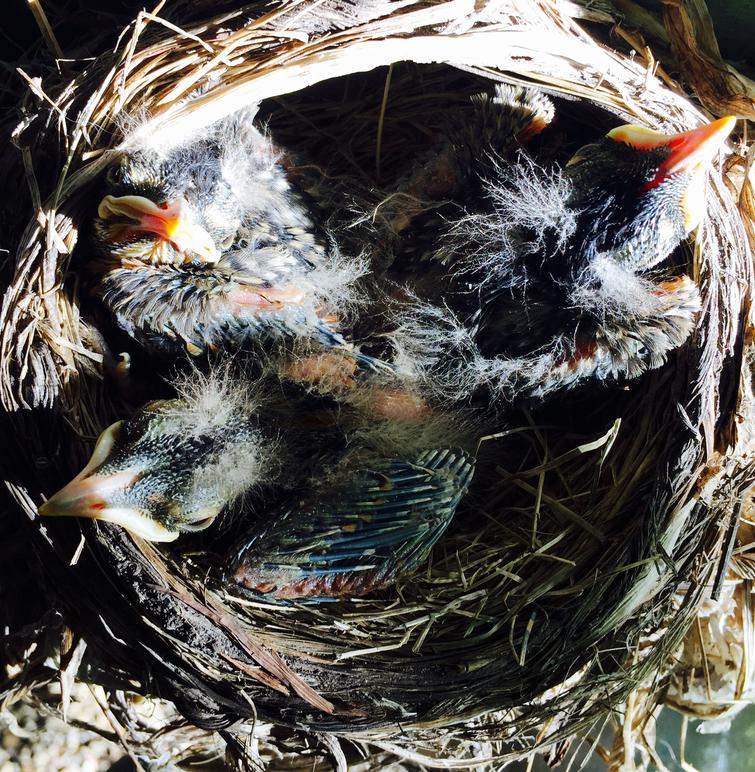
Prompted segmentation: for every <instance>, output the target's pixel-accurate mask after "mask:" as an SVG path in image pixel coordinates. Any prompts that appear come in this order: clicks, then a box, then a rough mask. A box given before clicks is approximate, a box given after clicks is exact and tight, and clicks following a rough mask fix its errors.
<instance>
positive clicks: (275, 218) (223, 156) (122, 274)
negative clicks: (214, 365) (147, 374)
mask: <svg viewBox="0 0 755 772" xmlns="http://www.w3.org/2000/svg"><path fill="white" fill-rule="evenodd" d="M251 118H252V115H251V114H250V113H249V112H246V111H244V112H241V113H239V114H236V115H234V116H232V117H231V118H229V119H226V120H224V121H222V122H220V123H219V124H217V125H216V126H214V127H213V128H212V130H211V131H209V132H208V133H206V134H204V135H203V136H202V137H199V138H197V137H192V138H189V139H188V140H186V141H184V142H182V143H180V144H176V145H175V146H172V147H169V148H165V147H150V146H148V145H145V144H144V143H142V144H141V145H139V146H138V147H134V148H132V149H130V150H129V151H128V152H126V153H125V154H124V155H123V156H122V157H121V159H120V161H119V162H118V163H116V164H114V165H113V166H112V167H111V168H110V169H109V171H108V172H107V175H106V179H105V191H104V193H105V195H104V196H103V197H102V199H101V200H100V202H99V205H98V208H97V216H96V218H95V220H94V228H93V231H94V233H93V240H92V254H90V255H88V256H87V258H88V259H87V262H86V267H87V269H88V271H89V272H90V274H91V275H92V277H93V280H94V287H93V292H94V294H95V296H96V297H97V298H99V299H100V300H101V301H102V303H103V304H104V305H105V306H106V307H107V309H109V311H110V312H111V314H112V316H113V317H114V319H115V321H116V323H117V324H118V326H119V327H121V328H122V329H123V330H125V331H126V332H127V333H128V334H129V335H131V336H132V337H133V338H135V339H136V340H137V341H138V342H140V343H141V344H143V345H144V346H146V347H148V348H149V349H150V350H152V351H158V352H160V351H167V352H170V353H174V352H175V351H176V350H180V349H182V348H184V347H185V348H186V350H188V352H189V353H191V354H199V353H201V352H202V351H205V350H207V349H213V348H217V347H229V348H238V347H240V346H243V345H245V344H248V343H250V342H253V341H261V340H265V339H278V340H286V339H300V340H307V341H311V342H314V343H316V344H321V345H324V346H334V347H337V348H341V349H343V350H344V351H350V350H352V347H351V346H350V345H349V344H348V343H347V342H346V341H345V340H344V338H343V337H342V336H341V335H340V333H339V332H338V331H337V330H336V324H337V321H338V319H339V318H340V317H341V316H342V314H343V312H344V309H345V308H346V309H347V308H348V305H349V303H350V301H352V300H353V298H354V296H355V291H354V281H355V280H356V279H357V278H358V277H359V275H360V274H361V273H362V272H363V270H364V267H363V264H362V262H361V261H360V260H357V259H345V258H343V257H341V256H340V255H339V254H338V251H337V250H336V249H335V248H332V247H329V246H328V245H327V244H326V240H325V239H324V238H323V237H321V235H320V234H319V233H318V230H317V228H316V227H315V224H314V221H313V217H312V215H311V214H310V211H309V210H308V208H307V206H305V204H304V201H303V199H302V198H301V197H300V196H299V194H298V193H297V191H296V190H294V188H293V187H292V185H291V184H290V182H289V180H288V178H287V175H286V171H285V169H284V166H283V161H284V154H283V152H282V151H281V150H280V149H279V148H277V147H276V146H275V145H274V144H273V142H272V140H271V139H270V138H269V137H268V136H266V135H265V134H264V133H263V132H261V131H259V130H258V129H256V128H255V127H254V126H253V125H252V122H251Z"/></svg>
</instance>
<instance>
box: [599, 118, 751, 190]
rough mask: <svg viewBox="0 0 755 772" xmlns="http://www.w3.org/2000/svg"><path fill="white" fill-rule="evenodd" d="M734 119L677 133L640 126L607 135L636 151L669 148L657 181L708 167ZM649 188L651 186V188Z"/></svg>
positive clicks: (629, 127)
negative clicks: (663, 132)
mask: <svg viewBox="0 0 755 772" xmlns="http://www.w3.org/2000/svg"><path fill="white" fill-rule="evenodd" d="M736 121H737V119H736V118H735V117H734V116H733V115H727V116H726V117H725V118H719V119H718V120H717V121H713V122H712V123H706V124H705V125H704V126H699V127H698V128H696V129H692V130H690V131H683V132H681V133H679V134H661V133H660V132H658V131H653V130H652V129H646V128H644V127H642V126H631V125H630V126H619V127H617V128H615V129H613V130H611V131H610V132H608V134H607V136H608V137H609V138H610V139H613V140H616V141H617V142H624V143H625V144H627V145H631V146H632V147H636V148H637V149H638V150H652V149H653V148H657V147H668V148H669V151H670V152H669V154H668V157H667V158H665V159H664V161H663V163H662V164H661V165H660V168H659V170H658V177H659V179H658V181H660V179H661V178H663V177H669V176H671V175H672V174H678V173H679V172H684V171H695V170H697V169H700V168H702V167H704V166H706V165H707V164H709V163H710V162H711V161H712V160H713V158H714V157H715V155H716V153H717V152H718V151H719V150H720V149H721V147H722V146H723V144H724V142H725V141H726V138H727V137H728V136H729V134H731V130H732V129H733V128H734V124H735V123H736ZM651 187H652V186H651Z"/></svg>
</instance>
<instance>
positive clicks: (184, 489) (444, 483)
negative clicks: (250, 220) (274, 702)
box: [39, 370, 474, 602]
mask: <svg viewBox="0 0 755 772" xmlns="http://www.w3.org/2000/svg"><path fill="white" fill-rule="evenodd" d="M192 380H193V383H191V382H189V380H188V379H187V381H186V383H184V384H183V385H180V386H179V391H180V392H181V393H180V395H179V397H178V398H177V399H173V400H167V401H162V402H156V403H155V402H153V403H150V404H148V405H146V406H145V407H144V408H142V409H141V410H140V411H138V413H137V414H136V415H135V416H134V417H133V418H131V419H129V420H126V421H123V422H119V423H118V424H116V425H115V426H113V427H110V428H109V429H107V430H106V431H105V432H103V434H102V436H101V437H100V439H99V441H98V443H97V445H96V447H95V450H94V453H93V455H92V458H91V460H90V461H89V463H88V464H87V465H86V467H85V468H84V469H83V470H82V472H81V473H80V474H79V475H77V476H76V477H75V478H74V480H72V481H71V482H70V483H69V484H68V485H66V486H65V487H64V488H63V489H62V490H60V491H59V492H58V493H56V494H55V495H54V496H52V497H51V498H50V499H49V500H48V501H47V502H45V503H44V504H43V505H42V506H41V507H40V508H39V512H40V514H42V515H76V516H83V517H90V518H93V519H98V520H103V521H107V522H112V523H116V524H118V525H121V526H123V527H125V528H127V529H128V530H129V531H131V532H132V533H135V534H137V535H139V536H141V537H143V538H146V539H149V540H152V541H172V540H174V539H176V538H178V536H179V535H180V534H181V533H184V532H190V531H197V530H201V529H204V528H207V527H208V526H209V525H210V524H211V523H212V522H213V521H214V520H215V518H216V517H217V516H218V514H219V513H220V512H221V511H224V510H225V511H226V512H227V513H228V518H227V521H226V524H227V527H228V528H236V529H239V528H242V526H243V533H241V534H239V535H238V544H237V546H235V547H234V548H233V549H232V551H231V554H230V555H229V556H228V558H227V560H226V563H225V565H224V566H223V568H222V571H221V573H222V575H223V577H224V578H225V581H227V582H229V583H230V584H231V585H233V586H235V587H237V588H238V591H239V592H243V593H252V594H254V595H255V596H258V597H263V598H266V599H268V600H270V601H272V602H278V601H281V602H283V601H286V602H287V601H290V600H292V599H307V600H309V601H313V602H317V601H320V600H326V599H333V598H338V597H344V596H357V595H364V594H366V593H369V592H372V591H374V590H376V589H378V588H382V587H385V586H387V585H389V584H391V583H392V582H394V581H395V580H396V578H397V577H398V576H400V575H401V574H404V573H406V572H409V571H412V570H414V569H415V568H416V567H417V566H418V565H419V564H420V563H421V562H422V561H423V560H425V558H426V557H427V555H428V553H429V552H430V550H431V549H432V547H433V545H434V544H435V543H436V542H437V540H438V539H439V538H440V536H441V535H442V534H443V532H444V531H445V529H446V528H447V526H448V524H449V523H450V521H451V519H452V518H453V516H454V513H455V511H456V508H457V506H458V504H459V502H460V501H461V499H462V497H463V496H464V494H465V493H466V491H467V489H468V487H469V484H470V481H471V478H472V474H473V471H474V460H473V456H472V454H471V453H470V452H467V451H465V450H463V449H461V448H460V447H456V446H451V445H445V444H443V443H444V442H449V441H450V442H454V441H455V440H461V439H462V438H464V439H465V441H467V442H470V440H468V439H467V434H466V430H463V429H462V428H460V424H459V422H458V421H454V420H450V419H447V418H446V417H444V416H430V417H428V416H426V415H425V416H423V417H422V418H421V419H420V417H419V413H417V412H416V411H415V413H413V414H412V415H411V417H408V418H407V417H406V416H405V417H404V419H403V421H402V420H400V419H398V418H397V413H396V411H395V410H393V409H392V407H388V408H386V404H388V402H390V403H391V405H393V404H394V403H393V402H392V401H390V400H388V401H386V400H385V399H384V396H385V394H384V387H383V386H382V385H380V386H375V387H372V386H369V387H368V386H364V388H365V389H366V390H367V391H366V392H365V394H364V397H363V399H362V400H361V401H360V400H357V399H356V397H355V396H354V395H353V394H352V395H351V402H350V403H349V404H343V405H338V404H336V403H334V401H333V400H332V398H331V397H329V396H328V397H317V396H315V395H312V394H310V393H308V392H307V391H306V390H304V389H300V388H299V387H298V386H295V385H293V384H289V385H288V387H286V386H285V385H284V386H283V387H281V385H280V384H277V385H276V386H275V393H273V390H272V389H271V390H270V394H268V395H267V397H266V398H265V399H261V400H258V399H256V398H255V397H250V396H249V394H248V388H247V387H246V386H245V385H244V383H243V381H241V380H240V379H237V380H234V379H233V378H231V377H230V376H229V371H228V370H226V371H224V372H218V371H215V372H214V373H213V374H211V375H210V376H206V377H204V378H202V377H199V378H193V379H192ZM281 388H283V392H281ZM353 388H354V389H356V388H360V386H358V385H355V386H354V387H353ZM371 388H375V389H376V391H375V394H374V398H372V397H371V396H370V393H369V390H370V389H371ZM260 390H261V387H260V385H259V384H257V385H255V387H254V392H255V393H256V394H259V393H260ZM393 396H394V397H395V394H394V395H393ZM281 397H282V398H281ZM357 403H358V405H359V407H354V405H356V404H357ZM370 405H372V407H370ZM436 443H438V444H436Z"/></svg>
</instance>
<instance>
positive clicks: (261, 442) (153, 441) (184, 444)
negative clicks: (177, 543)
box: [39, 372, 274, 542]
mask: <svg viewBox="0 0 755 772" xmlns="http://www.w3.org/2000/svg"><path fill="white" fill-rule="evenodd" d="M181 391H182V392H183V393H182V395H181V396H180V397H179V398H177V399H168V400H156V401H153V402H150V403H148V404H146V405H145V406H144V407H142V408H141V409H140V410H138V411H137V412H136V414H135V415H134V416H133V417H131V418H129V419H127V420H124V421H118V422H117V423H115V424H113V425H112V426H110V427H108V428H107V429H105V431H103V432H102V434H101V435H100V437H99V439H98V440H97V444H96V445H95V448H94V451H93V453H92V456H91V458H90V459H89V462H88V463H87V464H86V466H85V467H84V469H82V470H81V472H79V474H78V475H76V477H74V479H73V480H71V482H69V483H68V484H67V485H66V486H64V487H63V488H62V489H61V490H60V491H58V492H57V493H56V494H55V495H54V496H52V497H50V498H49V499H48V500H47V501H46V502H45V503H44V504H42V505H41V506H40V507H39V513H40V514H41V515H65V516H75V517H88V518H92V519H94V520H102V521H105V522H108V523H115V524H117V525H121V526H123V527H124V528H127V529H128V530H129V531H131V532H132V533H135V534H137V535H138V536H141V537H142V538H144V539H148V540H150V541H157V542H165V541H173V540H175V539H177V538H178V537H179V535H180V534H181V533H184V532H192V531H199V530H203V529H204V528H207V527H208V526H209V525H211V524H212V522H213V521H214V520H215V518H216V517H217V515H218V514H219V513H220V512H221V511H222V510H223V509H224V508H225V507H226V506H227V505H228V503H229V502H231V501H233V500H235V499H236V498H238V497H239V496H241V495H242V494H243V493H245V492H246V491H248V490H250V489H251V488H253V487H254V486H255V485H256V484H257V483H258V482H259V481H260V480H261V479H264V477H265V476H266V475H267V474H269V470H270V468H271V467H273V466H274V462H273V457H274V452H273V450H274V443H273V442H272V441H271V438H270V437H269V436H266V435H265V434H263V432H262V430H261V429H260V426H259V422H258V420H257V415H256V413H257V409H258V406H257V403H256V402H255V401H254V400H253V399H252V398H251V397H250V396H249V394H248V392H246V391H244V390H242V389H236V388H233V389H232V388H229V387H228V386H227V384H226V383H225V376H224V375H223V374H222V373H217V372H216V373H213V374H211V375H210V376H207V377H206V378H205V379H202V378H199V377H198V375H196V376H195V377H194V378H193V380H189V379H186V380H185V381H184V382H183V384H182V386H181Z"/></svg>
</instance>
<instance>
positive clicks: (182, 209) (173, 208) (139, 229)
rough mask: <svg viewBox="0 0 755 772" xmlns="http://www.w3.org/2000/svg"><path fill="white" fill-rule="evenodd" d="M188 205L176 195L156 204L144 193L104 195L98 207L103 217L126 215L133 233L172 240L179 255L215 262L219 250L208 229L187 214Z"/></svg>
mask: <svg viewBox="0 0 755 772" xmlns="http://www.w3.org/2000/svg"><path fill="white" fill-rule="evenodd" d="M188 212H189V207H188V205H187V204H186V202H185V201H184V200H183V199H181V198H179V199H176V200H175V201H170V202H168V203H165V204H156V203H155V202H154V201H151V200H150V199H148V198H145V197H144V196H109V195H108V196H105V197H104V198H103V199H102V201H100V203H99V206H98V207H97V215H98V216H99V217H100V218H101V219H102V220H105V221H107V220H110V219H112V218H123V217H126V218H128V219H129V220H131V221H132V222H130V223H128V224H127V225H126V226H125V228H126V230H127V231H131V232H136V233H154V234H155V235H157V236H158V237H159V238H161V239H163V240H164V241H167V242H169V243H170V244H172V245H173V246H174V247H175V249H176V250H178V252H180V253H181V254H182V255H185V256H187V255H196V256H197V257H199V258H200V259H201V260H202V261H203V262H206V263H217V261H218V260H220V251H219V250H218V248H217V247H216V246H215V242H214V241H213V239H212V236H210V234H209V233H207V231H206V230H205V229H204V228H203V227H202V226H201V225H198V224H197V223H195V222H193V221H192V219H191V217H190V216H189V214H188Z"/></svg>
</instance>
